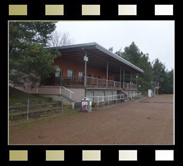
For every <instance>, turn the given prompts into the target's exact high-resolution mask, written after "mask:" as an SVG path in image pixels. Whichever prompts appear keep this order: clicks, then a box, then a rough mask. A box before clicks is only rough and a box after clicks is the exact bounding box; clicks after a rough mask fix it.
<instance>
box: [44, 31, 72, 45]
mask: <svg viewBox="0 0 183 166" xmlns="http://www.w3.org/2000/svg"><path fill="white" fill-rule="evenodd" d="M71 44H74V40H73V39H72V38H70V34H69V33H68V32H64V33H60V32H59V31H57V30H55V31H54V32H52V34H51V38H50V40H49V41H48V43H47V45H48V46H49V47H57V46H65V45H71Z"/></svg>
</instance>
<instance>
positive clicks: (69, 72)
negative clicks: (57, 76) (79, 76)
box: [67, 70, 74, 78]
mask: <svg viewBox="0 0 183 166" xmlns="http://www.w3.org/2000/svg"><path fill="white" fill-rule="evenodd" d="M67 77H68V78H73V77H74V71H73V70H67Z"/></svg>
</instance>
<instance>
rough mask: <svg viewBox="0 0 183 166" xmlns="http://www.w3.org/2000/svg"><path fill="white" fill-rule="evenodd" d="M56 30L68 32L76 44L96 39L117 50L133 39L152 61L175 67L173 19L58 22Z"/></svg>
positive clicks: (169, 68) (97, 41) (167, 66)
mask: <svg viewBox="0 0 183 166" xmlns="http://www.w3.org/2000/svg"><path fill="white" fill-rule="evenodd" d="M56 25H57V28H56V30H58V31H59V32H60V33H69V34H70V38H71V39H73V41H74V44H82V43H90V42H96V43H98V44H100V45H101V46H103V47H104V48H106V49H109V48H110V47H113V52H114V53H115V52H116V51H118V50H119V49H121V50H122V51H124V48H125V47H127V46H129V45H130V44H131V43H132V42H135V44H136V45H137V46H138V48H139V50H140V51H142V52H143V53H144V54H146V53H148V54H149V59H150V62H152V61H153V60H155V59H156V58H158V59H159V60H160V61H161V62H162V63H163V64H164V65H165V66H166V69H168V70H169V71H170V70H171V69H174V56H175V55H174V52H175V51H174V48H175V47H174V39H175V37H174V35H175V33H174V32H175V31H174V28H175V27H174V21H160V20H159V21H124V20H122V21H59V22H58V23H57V24H56Z"/></svg>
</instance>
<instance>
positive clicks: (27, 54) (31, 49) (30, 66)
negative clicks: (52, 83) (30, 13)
mask: <svg viewBox="0 0 183 166" xmlns="http://www.w3.org/2000/svg"><path fill="white" fill-rule="evenodd" d="M55 28H56V26H55V23H54V22H9V81H10V82H11V83H12V84H14V86H22V87H24V86H25V83H27V82H30V83H31V88H33V87H35V86H36V83H37V82H41V81H42V80H44V79H46V78H48V77H49V76H50V74H51V73H54V72H55V68H56V67H55V66H52V65H51V64H52V63H53V62H54V59H55V58H56V57H58V56H59V55H60V54H59V52H58V51H51V50H49V49H46V48H45V46H46V43H47V41H48V40H49V39H50V34H51V32H53V31H54V30H55Z"/></svg>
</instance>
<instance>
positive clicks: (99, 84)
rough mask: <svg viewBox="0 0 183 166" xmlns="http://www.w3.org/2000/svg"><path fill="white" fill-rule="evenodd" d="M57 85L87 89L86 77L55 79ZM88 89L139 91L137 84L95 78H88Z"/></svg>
mask: <svg viewBox="0 0 183 166" xmlns="http://www.w3.org/2000/svg"><path fill="white" fill-rule="evenodd" d="M55 85H58V86H60V85H61V86H64V87H72V88H74V87H77V88H79V87H81V88H82V87H85V86H84V77H70V78H68V77H62V78H61V79H60V78H56V79H55ZM86 87H87V88H116V89H120V88H124V89H137V86H136V84H132V83H126V82H123V83H122V82H119V81H114V80H106V79H101V78H95V77H86Z"/></svg>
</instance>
